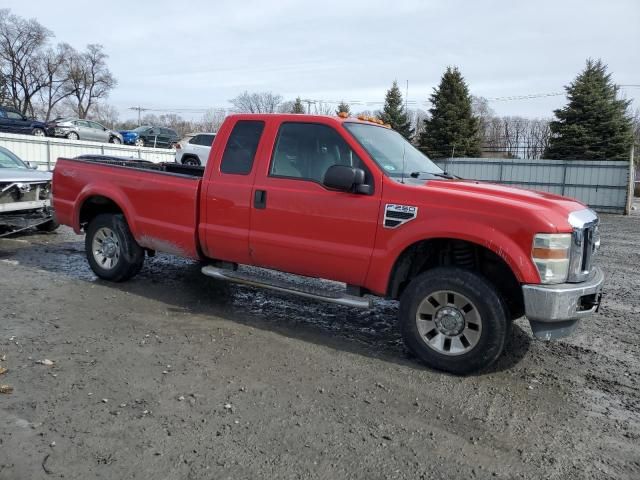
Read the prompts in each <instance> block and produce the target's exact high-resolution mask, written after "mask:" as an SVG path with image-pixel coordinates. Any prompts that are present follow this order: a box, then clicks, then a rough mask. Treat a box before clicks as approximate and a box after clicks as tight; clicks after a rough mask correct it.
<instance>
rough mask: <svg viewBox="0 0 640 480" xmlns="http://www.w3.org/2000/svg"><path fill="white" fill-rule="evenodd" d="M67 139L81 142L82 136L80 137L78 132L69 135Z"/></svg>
mask: <svg viewBox="0 0 640 480" xmlns="http://www.w3.org/2000/svg"><path fill="white" fill-rule="evenodd" d="M67 138H68V139H69V140H80V135H78V134H77V133H76V132H71V133H69V134H67Z"/></svg>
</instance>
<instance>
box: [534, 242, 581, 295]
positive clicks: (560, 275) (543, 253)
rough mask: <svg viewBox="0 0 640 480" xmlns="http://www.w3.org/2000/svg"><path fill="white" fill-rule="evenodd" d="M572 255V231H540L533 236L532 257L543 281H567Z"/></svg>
mask: <svg viewBox="0 0 640 480" xmlns="http://www.w3.org/2000/svg"><path fill="white" fill-rule="evenodd" d="M570 257H571V234H570V233H539V234H537V235H536V236H535V237H533V246H532V248H531V258H532V259H533V263H535V265H536V267H537V269H538V273H539V274H540V281H541V282H542V283H563V282H566V281H567V275H568V273H569V259H570Z"/></svg>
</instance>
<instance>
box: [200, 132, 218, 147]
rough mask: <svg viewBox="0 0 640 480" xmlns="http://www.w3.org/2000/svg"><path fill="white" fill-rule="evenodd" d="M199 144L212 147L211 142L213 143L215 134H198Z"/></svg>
mask: <svg viewBox="0 0 640 480" xmlns="http://www.w3.org/2000/svg"><path fill="white" fill-rule="evenodd" d="M198 137H199V138H198V145H202V146H203V147H210V146H211V144H212V143H213V139H214V138H215V135H207V134H203V135H198Z"/></svg>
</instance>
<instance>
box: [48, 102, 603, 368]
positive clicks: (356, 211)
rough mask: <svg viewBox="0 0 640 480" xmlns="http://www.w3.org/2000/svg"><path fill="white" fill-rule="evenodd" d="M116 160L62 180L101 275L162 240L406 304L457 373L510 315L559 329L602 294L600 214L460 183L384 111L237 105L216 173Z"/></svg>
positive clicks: (208, 256)
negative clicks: (378, 114)
mask: <svg viewBox="0 0 640 480" xmlns="http://www.w3.org/2000/svg"><path fill="white" fill-rule="evenodd" d="M113 163H114V162H111V163H109V162H94V163H87V162H79V161H74V160H64V159H63V160H60V161H59V163H58V165H57V167H56V172H55V175H54V205H55V207H56V211H57V215H58V218H59V219H60V221H61V222H62V223H66V224H68V225H71V226H73V227H74V229H75V230H76V232H78V233H81V231H82V230H85V231H86V233H87V240H86V242H87V243H86V245H87V256H88V259H89V262H90V264H91V265H92V268H93V269H94V271H95V272H96V274H97V275H98V276H101V277H103V278H107V279H111V280H116V281H118V280H124V279H126V278H130V277H131V276H132V275H134V274H135V273H137V271H139V269H140V268H141V266H142V262H143V260H144V255H145V252H152V251H155V250H161V251H166V252H169V253H174V254H179V255H183V256H188V257H192V258H198V259H200V260H204V261H205V262H208V265H207V266H205V267H204V268H203V273H205V274H206V275H209V276H212V277H215V278H219V279H223V280H230V281H236V282H240V283H249V284H252V285H258V286H263V287H266V288H272V289H274V290H280V291H288V292H290V293H294V294H298V295H302V296H306V297H311V298H315V299H319V300H325V301H332V302H334V303H341V304H344V305H350V306H356V307H358V306H360V307H367V306H368V305H369V302H368V301H367V298H368V296H370V295H377V296H383V297H387V298H391V299H396V300H399V301H400V309H399V326H400V330H401V332H402V335H403V338H404V340H405V343H406V344H407V346H408V348H409V349H410V350H412V351H413V352H414V353H415V354H416V355H417V356H418V357H419V358H421V359H422V360H423V361H425V362H426V363H427V364H428V365H430V366H432V367H435V368H439V369H443V370H446V371H450V372H454V373H467V372H470V371H473V370H477V369H479V368H484V367H486V366H488V365H489V364H491V363H492V362H493V361H495V359H496V358H498V356H499V355H500V353H501V352H502V350H503V347H504V343H505V340H506V338H507V336H508V332H509V326H510V323H511V322H512V321H513V319H516V318H519V317H521V316H522V315H526V316H527V318H528V319H529V321H530V323H531V326H532V329H533V332H534V334H535V335H536V336H539V337H542V338H546V339H553V338H558V337H561V336H565V335H568V334H569V333H571V331H572V330H573V329H574V328H575V327H576V325H577V324H578V321H579V320H580V319H581V318H583V317H585V316H588V315H589V314H591V313H593V312H594V311H595V310H596V308H597V306H598V304H599V294H600V290H601V286H602V282H603V277H602V273H601V272H600V270H599V269H598V268H597V267H595V266H594V264H593V254H594V253H595V251H596V250H597V246H598V245H599V236H598V219H597V216H596V215H595V213H593V212H592V211H591V210H590V209H588V208H587V207H585V206H584V205H582V204H580V203H579V202H577V201H575V200H572V199H568V198H565V197H560V196H557V195H552V194H548V193H542V192H534V191H529V190H523V189H517V188H509V187H504V186H498V185H492V184H486V183H482V182H476V181H467V180H462V179H458V178H454V177H453V176H451V175H448V174H447V173H446V172H443V171H442V170H441V169H440V168H439V167H438V166H437V165H435V164H434V163H433V162H432V161H431V160H429V159H428V158H427V157H426V156H425V155H423V154H422V153H421V152H420V151H418V150H417V149H415V147H413V146H412V145H411V144H410V143H409V142H407V141H406V140H405V139H404V138H403V137H402V136H400V135H399V134H398V133H397V132H395V131H393V130H391V129H390V128H389V127H388V126H385V125H381V124H379V122H376V121H372V120H371V119H362V118H360V119H353V118H343V117H329V116H313V115H287V114H282V115H268V114H255V115H233V116H230V117H227V119H226V120H225V122H224V123H223V125H222V127H221V128H220V130H219V132H218V134H217V136H216V138H215V141H214V143H213V146H212V149H211V152H210V156H209V160H208V162H207V165H206V167H205V168H200V167H181V166H177V165H175V164H173V166H165V167H163V166H155V167H153V169H151V167H150V166H149V165H143V166H135V165H127V164H121V165H114V164H113ZM180 168H187V170H181V169H180ZM141 176H144V177H145V178H144V181H141V178H140V177H141ZM118 249H119V250H118ZM118 251H120V253H119V254H118V257H117V259H116V260H114V258H115V255H116V253H114V252H118ZM96 252H97V253H96ZM107 264H108V265H110V268H104V267H105V265H107ZM243 264H244V265H254V266H258V267H263V268H267V269H272V270H276V271H280V272H287V273H290V274H295V275H302V276H307V277H315V278H322V279H329V280H334V281H338V282H343V283H344V284H345V285H346V287H345V293H344V295H339V296H336V295H335V294H326V293H322V292H309V291H303V290H301V289H299V288H296V287H295V286H291V287H290V286H286V285H282V284H280V283H274V282H267V281H264V280H262V279H257V278H248V277H247V276H246V275H244V274H241V273H240V272H236V271H235V269H236V267H237V265H243Z"/></svg>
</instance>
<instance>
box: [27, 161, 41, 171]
mask: <svg viewBox="0 0 640 480" xmlns="http://www.w3.org/2000/svg"><path fill="white" fill-rule="evenodd" d="M24 163H26V164H27V167H29V168H30V169H31V170H37V169H38V164H37V163H35V162H24Z"/></svg>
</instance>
